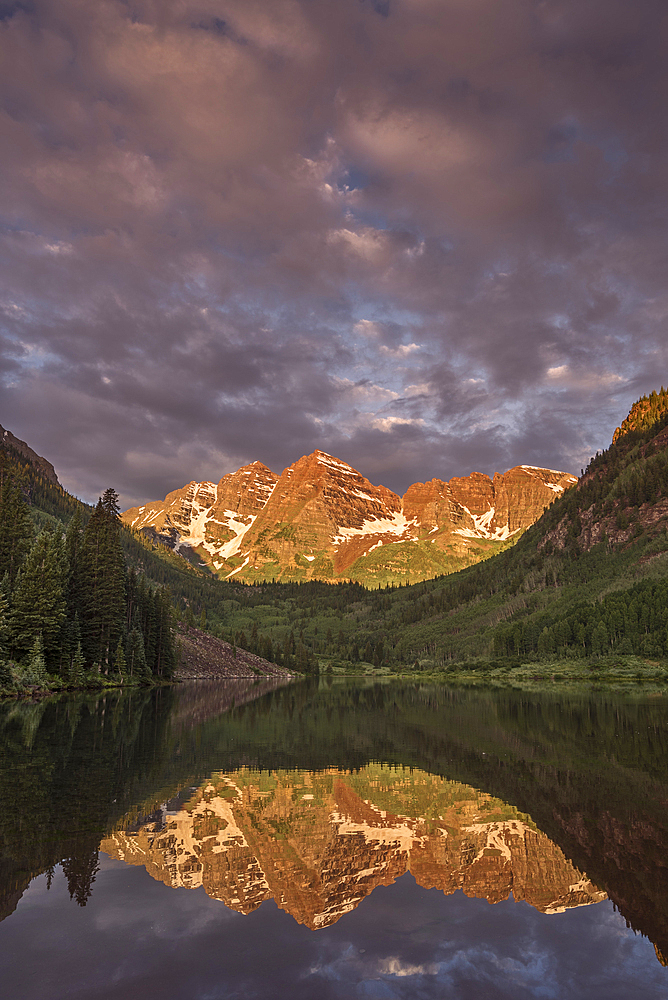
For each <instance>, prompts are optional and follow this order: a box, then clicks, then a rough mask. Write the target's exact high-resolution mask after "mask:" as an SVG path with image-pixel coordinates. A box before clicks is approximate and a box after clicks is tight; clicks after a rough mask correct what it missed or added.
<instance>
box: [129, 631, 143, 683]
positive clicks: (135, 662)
mask: <svg viewBox="0 0 668 1000" xmlns="http://www.w3.org/2000/svg"><path fill="white" fill-rule="evenodd" d="M127 665H128V667H127V669H128V674H129V675H130V677H136V678H140V677H145V676H146V670H147V665H146V656H145V655H144V638H143V636H142V634H141V631H140V630H139V629H138V628H133V629H132V631H131V632H130V635H129V636H128V651H127Z"/></svg>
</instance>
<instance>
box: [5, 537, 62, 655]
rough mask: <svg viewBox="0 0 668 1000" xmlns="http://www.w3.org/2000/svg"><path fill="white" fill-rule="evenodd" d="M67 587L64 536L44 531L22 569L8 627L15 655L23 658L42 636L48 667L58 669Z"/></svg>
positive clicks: (13, 596) (36, 540)
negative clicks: (37, 638) (37, 637)
mask: <svg viewBox="0 0 668 1000" xmlns="http://www.w3.org/2000/svg"><path fill="white" fill-rule="evenodd" d="M66 586H67V561H66V559H65V550H64V546H63V538H62V535H61V534H60V532H58V531H54V530H53V529H51V528H44V529H43V530H42V531H41V532H40V533H39V535H38V536H37V538H36V539H35V542H34V544H33V546H32V548H31V550H30V552H29V554H28V556H27V558H26V560H25V562H24V564H23V566H22V567H21V570H20V572H19V574H18V576H17V579H16V586H15V588H14V593H13V595H12V608H11V613H10V618H9V626H10V646H11V649H12V652H13V653H14V655H16V656H19V657H20V656H24V655H25V654H26V653H27V652H28V650H29V649H30V648H31V646H32V644H33V643H34V641H35V637H36V636H38V635H39V636H40V637H41V638H42V640H43V643H44V652H45V655H46V659H47V663H49V664H50V665H51V666H54V667H55V666H56V665H57V658H58V651H59V640H60V636H61V627H62V625H63V622H64V621H65V618H66V614H67V606H66V603H65V590H66Z"/></svg>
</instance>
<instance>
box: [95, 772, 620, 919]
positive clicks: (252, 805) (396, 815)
mask: <svg viewBox="0 0 668 1000" xmlns="http://www.w3.org/2000/svg"><path fill="white" fill-rule="evenodd" d="M132 821H133V822H132V826H131V829H130V830H129V831H128V832H127V833H126V832H125V831H124V830H123V829H122V828H121V829H119V830H118V831H117V832H115V833H113V834H111V835H110V836H109V837H107V839H106V840H103V841H102V843H101V845H100V849H101V850H102V851H104V852H105V853H106V854H108V855H110V856H111V857H114V858H118V859H120V860H123V861H125V862H126V863H129V864H135V865H137V864H138V865H142V866H144V867H145V868H146V870H147V871H148V872H149V874H150V875H152V876H153V878H155V879H157V880H158V881H161V882H164V883H165V884H166V885H168V886H172V887H174V888H177V887H185V888H193V889H194V888H198V887H200V886H203V887H204V889H205V891H206V893H207V895H208V896H210V897H211V898H212V899H219V900H221V901H222V902H224V903H225V904H226V905H227V906H229V907H230V908H231V909H233V910H237V911H238V912H240V913H250V912H252V911H253V910H255V909H257V907H258V906H259V905H260V904H261V903H262V902H264V900H266V899H271V898H273V899H274V900H275V901H276V903H277V905H278V906H279V907H280V908H281V909H283V910H286V911H287V912H288V913H290V914H291V915H292V916H293V917H294V918H295V920H297V921H298V922H299V923H301V924H305V925H306V926H307V927H310V928H311V929H312V930H317V929H320V928H322V927H327V926H330V925H331V924H334V923H336V921H337V920H339V919H340V918H341V917H342V916H343V915H344V914H346V913H349V912H350V911H351V910H353V909H355V907H356V906H357V905H358V904H359V903H360V902H361V901H362V900H363V899H364V898H365V897H366V896H368V895H369V894H370V893H371V892H372V891H373V890H374V889H375V888H376V886H378V885H391V884H392V883H393V882H394V881H395V880H396V879H397V878H399V877H400V876H401V875H403V874H404V872H406V871H411V872H412V874H413V876H414V878H415V880H416V881H417V883H418V884H419V885H422V886H424V887H425V888H436V889H439V890H440V891H441V892H444V893H447V894H450V893H453V892H456V891H457V890H458V889H462V890H463V891H464V893H465V894H466V895H467V896H472V897H479V898H483V899H487V900H488V901H489V902H490V903H496V902H499V901H500V900H504V899H507V898H508V897H509V895H510V893H511V892H512V894H513V897H514V899H515V900H526V902H528V903H530V904H531V905H532V906H534V907H536V908H537V909H539V910H541V911H542V912H543V913H557V912H561V911H563V910H564V909H566V908H568V907H573V906H583V905H586V904H589V903H596V902H599V901H600V900H602V899H605V898H606V897H605V893H603V892H600V891H599V890H598V889H597V888H596V886H594V885H592V883H591V882H590V881H589V879H588V878H587V876H586V875H584V874H583V873H582V872H580V871H578V870H577V869H576V868H574V867H573V865H572V864H571V863H570V862H569V861H567V860H566V858H565V857H564V855H563V853H562V852H561V850H560V849H559V848H558V847H557V846H556V844H553V843H552V842H551V841H550V840H549V839H548V838H547V837H546V836H545V834H543V833H541V832H540V831H539V830H538V829H536V827H535V826H534V824H533V823H532V822H531V820H530V819H529V817H527V816H526V815H525V814H522V813H518V811H517V810H516V809H515V808H514V807H513V806H510V805H507V804H506V803H504V802H502V801H501V800H499V799H494V798H493V797H492V796H490V795H488V794H486V793H485V792H480V791H478V790H477V789H475V788H470V787H468V786H466V785H461V784H459V783H458V782H454V781H447V780H444V779H443V778H440V777H438V776H436V775H432V774H428V773H426V772H424V771H420V770H418V769H414V768H401V767H397V768H395V767H392V768H391V767H388V766H383V765H380V764H368V765H366V766H365V767H362V768H361V769H360V770H359V771H357V772H354V773H351V772H349V771H341V770H336V769H334V768H330V769H329V770H328V771H325V772H324V773H323V772H315V771H306V772H300V771H269V772H266V771H265V772H259V771H254V770H250V769H248V768H243V769H241V770H239V771H236V772H231V773H227V774H226V773H223V772H217V773H215V774H214V775H213V776H212V777H211V778H210V779H208V780H207V781H205V782H204V783H203V784H202V785H200V787H199V788H196V789H192V788H190V789H188V790H187V792H186V793H185V796H183V797H178V798H177V799H176V800H173V801H172V802H169V803H166V804H165V805H164V806H163V807H162V809H161V810H159V811H158V812H156V814H154V815H153V816H151V817H150V818H148V820H145V821H144V822H143V823H140V824H139V826H137V825H136V823H135V822H134V816H133V817H132Z"/></svg>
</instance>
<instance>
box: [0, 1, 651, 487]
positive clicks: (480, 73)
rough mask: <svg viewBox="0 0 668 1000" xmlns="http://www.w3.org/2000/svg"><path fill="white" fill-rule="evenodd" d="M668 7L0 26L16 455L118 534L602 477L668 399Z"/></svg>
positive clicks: (182, 17)
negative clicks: (133, 513) (360, 486)
mask: <svg viewBox="0 0 668 1000" xmlns="http://www.w3.org/2000/svg"><path fill="white" fill-rule="evenodd" d="M667 50H668V7H667V6H666V3H665V0H633V2H631V0H504V2H503V3H499V2H498V0H95V2H94V3H90V2H89V0H21V2H11V0H0V178H1V179H0V315H1V324H0V379H1V380H2V381H1V386H2V388H1V398H0V404H1V405H0V422H1V423H2V425H3V426H4V427H6V428H8V429H9V430H11V431H12V432H13V433H14V434H15V435H16V436H17V437H19V438H22V439H24V440H26V441H27V442H28V443H29V444H30V445H31V447H33V448H34V449H35V450H36V451H38V452H39V453H40V454H42V455H44V456H45V457H46V458H48V459H49V460H50V461H51V462H52V463H53V464H54V465H55V467H56V470H57V472H58V474H59V477H60V480H61V482H62V483H63V485H64V486H65V487H66V488H68V489H69V490H70V491H72V492H74V493H75V494H76V495H78V496H80V497H82V498H83V499H86V500H95V499H96V498H97V496H98V495H99V494H100V493H101V492H102V491H103V490H104V489H105V488H106V487H107V486H113V487H115V489H117V490H118V492H119V493H120V494H121V499H122V503H123V505H124V506H129V505H131V504H133V503H135V502H142V501H144V500H147V499H161V498H163V497H164V496H165V494H166V493H167V491H169V490H172V489H176V488H178V487H180V486H182V485H184V484H185V483H187V482H189V481H191V480H193V479H194V480H202V479H205V480H214V481H216V480H218V479H219V478H220V477H221V476H222V475H224V474H225V473H227V472H231V471H234V470H236V469H237V468H238V467H239V466H241V465H243V464H245V463H247V462H251V461H255V460H260V461H262V462H264V463H265V464H266V465H268V466H269V467H270V468H271V469H272V470H273V471H274V472H277V473H280V472H281V471H282V469H283V468H284V467H285V466H287V465H289V464H291V463H292V462H294V461H296V460H297V459H298V458H299V457H300V456H302V455H305V454H308V453H310V452H312V451H313V450H314V449H316V448H320V449H322V450H324V451H327V452H329V453H330V454H333V455H335V456H337V457H338V458H340V459H343V460H344V461H347V462H349V463H350V464H351V465H353V466H354V467H355V468H357V469H358V470H359V471H361V472H362V473H363V474H364V475H366V476H367V477H368V478H369V479H371V480H372V482H374V483H383V484H384V485H386V486H388V487H390V488H391V489H393V490H395V491H397V492H399V493H403V492H404V491H405V490H406V488H407V487H408V486H409V485H410V484H411V483H413V482H417V481H426V480H428V479H431V478H434V477H436V478H440V479H449V478H450V477H452V476H454V475H467V474H469V473H470V472H472V471H480V472H485V473H488V474H493V473H494V472H495V471H499V472H502V471H504V470H506V469H508V468H510V467H512V466H513V465H516V464H521V463H526V464H530V465H537V466H545V467H549V468H554V469H562V470H564V471H568V472H573V473H575V474H579V473H580V469H581V468H582V467H583V466H586V464H587V462H588V461H589V458H590V457H591V456H592V455H593V454H594V453H595V452H596V450H597V449H598V448H601V449H602V448H605V447H606V446H607V445H608V444H609V442H610V439H611V435H612V432H613V430H614V428H615V427H616V426H617V425H618V424H619V423H620V422H621V420H622V419H623V418H624V416H625V415H626V413H627V412H628V410H629V408H630V406H631V404H632V403H633V402H634V400H635V399H637V398H639V397H640V396H641V395H643V394H644V393H647V392H650V391H651V390H652V389H655V388H656V389H658V388H660V386H661V384H662V383H663V384H666V383H668V376H667V374H666V372H667V367H668V365H667V363H668V336H667V335H666V316H667V314H668V288H667V283H666V274H667V271H668V259H667V258H668V254H667V245H666V231H667V230H666V215H667V208H668V197H667V196H668V190H667V189H668V162H667V160H668V156H667V153H668V127H667V117H668V116H667V113H666V94H667V93H668V58H667V56H668V51H667Z"/></svg>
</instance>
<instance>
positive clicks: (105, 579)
mask: <svg viewBox="0 0 668 1000" xmlns="http://www.w3.org/2000/svg"><path fill="white" fill-rule="evenodd" d="M114 498H116V494H115V493H114V491H113V490H106V491H105V493H104V496H103V497H100V499H99V500H98V502H97V506H96V508H95V510H94V511H93V513H92V515H91V518H90V520H89V522H88V525H87V527H86V533H85V535H84V542H83V551H82V582H83V593H82V610H83V613H82V617H81V623H82V645H83V648H84V655H85V657H86V661H87V662H91V661H96V662H98V663H100V664H103V665H104V666H105V667H108V665H109V661H110V657H111V651H112V649H114V648H115V647H116V644H117V642H118V638H119V636H120V635H121V633H122V629H123V619H124V615H125V579H126V574H125V561H124V559H123V551H122V549H121V541H120V522H119V520H118V516H117V513H116V507H117V502H116V499H114Z"/></svg>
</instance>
